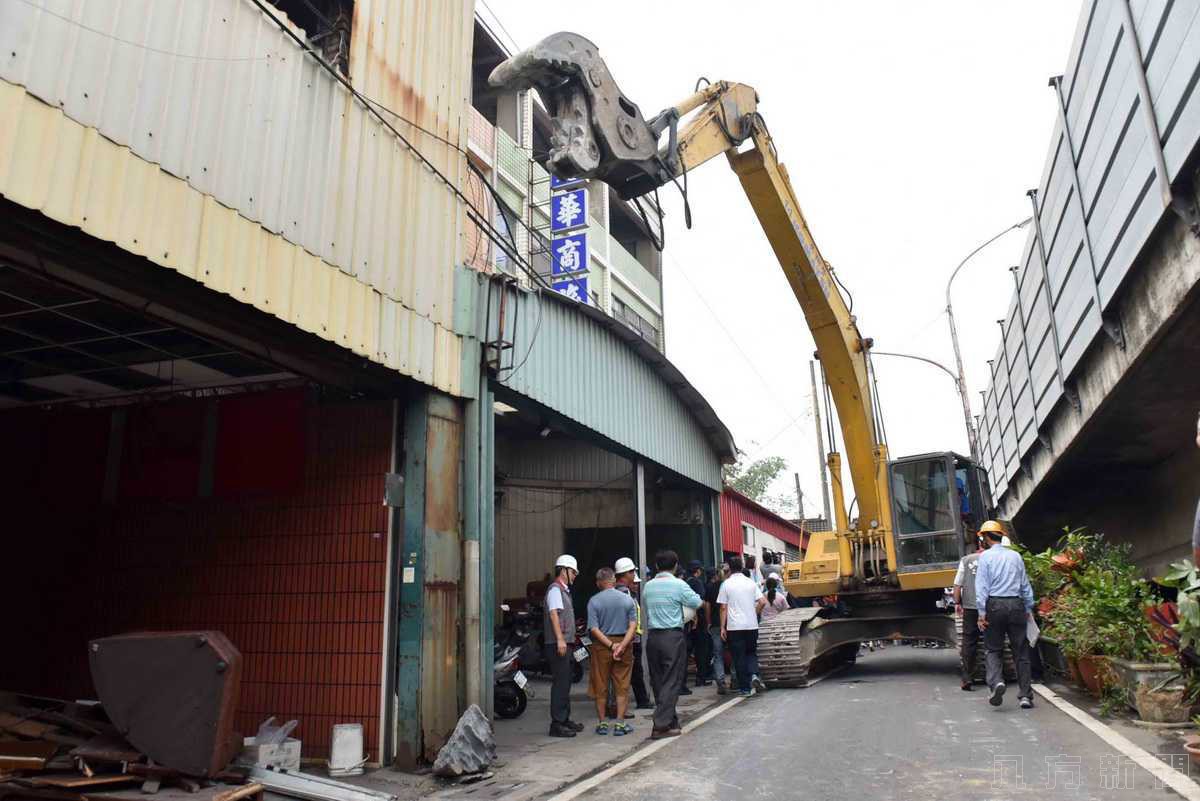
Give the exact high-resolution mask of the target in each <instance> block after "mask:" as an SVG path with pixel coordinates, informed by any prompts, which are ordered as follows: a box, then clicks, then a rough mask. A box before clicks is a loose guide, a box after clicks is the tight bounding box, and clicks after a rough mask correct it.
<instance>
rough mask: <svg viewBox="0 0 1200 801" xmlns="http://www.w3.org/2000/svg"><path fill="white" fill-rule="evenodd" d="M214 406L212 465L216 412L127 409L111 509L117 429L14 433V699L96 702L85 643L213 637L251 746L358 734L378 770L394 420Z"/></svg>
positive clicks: (55, 416) (64, 419)
mask: <svg viewBox="0 0 1200 801" xmlns="http://www.w3.org/2000/svg"><path fill="white" fill-rule="evenodd" d="M217 404H218V406H217V412H216V414H217V417H216V419H217V436H216V442H215V456H214V457H213V458H211V459H208V460H206V459H205V458H204V456H203V452H204V449H203V448H202V447H200V442H199V439H200V438H203V437H204V431H205V425H204V420H205V414H211V412H206V409H205V402H201V401H172V402H169V403H166V404H161V405H157V406H146V407H128V408H127V410H126V412H125V414H126V415H127V417H126V430H125V438H124V445H123V448H122V464H121V472H120V477H119V482H118V484H117V486H118V488H119V490H118V493H119V494H118V496H117V500H116V503H115V504H104V503H101V501H100V499H101V497H102V489H103V486H104V484H103V480H104V475H105V465H106V464H110V462H108V460H107V450H108V442H109V436H108V432H109V428H110V426H111V421H110V417H111V414H112V412H111V411H109V410H98V411H97V410H83V411H81V410H68V409H57V410H53V411H42V410H35V411H30V410H21V411H19V412H8V413H3V414H0V437H4V438H5V441H6V442H14V443H15V444H16V445H17V447H16V448H14V449H11V450H10V452H9V454H8V455H7V456H6V459H5V469H4V471H3V474H0V487H2V489H0V493H3V496H0V497H3V502H4V504H5V507H6V508H7V509H8V510H9V511H10V512H11V517H10V520H12V521H13V523H14V525H13V526H12V527H11V528H9V527H7V526H6V528H9V530H8V533H7V535H6V536H5V537H4V548H5V550H6V551H7V552H8V554H9V555H12V556H13V557H14V559H13V561H11V562H9V564H10V565H20V571H19V572H20V576H19V577H17V579H16V580H14V581H12V582H4V584H6V585H7V589H4V588H2V587H0V602H3V603H4V604H5V605H6V606H7V607H8V608H9V609H10V610H13V611H15V612H16V613H17V615H18V617H17V619H18V620H19V621H20V622H19V623H18V625H17V629H16V637H15V639H16V642H15V643H12V644H13V645H15V646H16V647H14V648H13V649H12V650H11V651H9V653H11V654H19V655H20V658H18V659H6V660H4V662H5V663H7V664H3V665H0V688H3V689H12V690H19V691H23V692H31V693H38V694H43V695H50V696H63V697H86V696H91V695H92V694H93V693H94V690H93V689H92V688H91V680H90V676H89V674H88V669H87V658H86V649H85V646H86V642H87V640H88V639H90V638H93V637H98V636H105V635H110V634H116V633H120V632H124V631H131V630H138V629H210V628H211V629H219V630H221V631H224V632H225V634H226V635H228V636H229V638H230V639H231V640H232V641H233V642H234V644H235V645H237V647H238V648H239V649H240V650H241V652H242V655H243V658H244V660H245V665H244V671H243V682H242V695H241V702H240V705H239V707H238V714H237V726H238V729H239V730H240V731H242V732H243V733H246V734H253V732H254V731H255V730H256V729H257V727H258V724H259V722H261V721H262V720H263V719H265V718H266V717H268V716H271V715H275V716H276V717H277V718H279V719H281V720H289V719H291V718H296V719H298V720H299V721H300V726H299V729H298V735H297V736H299V737H300V738H301V739H302V740H303V741H304V755H305V756H306V757H321V756H326V755H327V754H328V748H329V737H330V730H331V727H332V725H333V724H334V723H349V722H361V723H362V724H363V727H364V732H365V737H366V740H367V744H368V748H369V749H370V752H371V756H372V758H378V742H377V740H378V728H379V699H380V683H381V676H380V671H381V659H382V650H383V614H384V577H385V576H384V574H385V560H386V554H387V545H386V543H387V540H386V537H387V515H386V509H385V507H383V506H382V505H381V499H382V496H383V483H384V474H385V473H386V472H387V470H388V467H389V448H390V441H391V410H390V404H389V403H387V402H365V403H364V402H353V403H327V402H321V401H320V400H319V399H318V398H316V397H315V396H314V395H311V394H309V393H307V392H306V391H304V390H288V391H285V392H276V393H265V394H260V395H243V396H237V397H232V398H227V399H222V400H220V401H218V402H217ZM210 430H211V429H210ZM64 431H66V432H69V433H70V436H64ZM9 435H11V438H9ZM22 465H24V466H25V467H26V468H27V469H26V470H25V471H24V475H23V476H22V475H21V474H20V473H19V472H18V470H17V469H14V468H19V467H20V466H22ZM206 465H207V466H206ZM206 470H210V471H211V475H210V476H209V477H208V478H207V480H205V478H204V476H203V475H202V474H203V473H204V472H205V471H206ZM5 479H7V480H5ZM206 485H207V486H208V487H211V491H209V492H208V494H209V497H200V493H201V492H205V490H202V489H196V490H193V489H192V488H201V487H203V486H206ZM6 561H8V560H6ZM10 642H11V641H10ZM7 650H8V649H6V651H7Z"/></svg>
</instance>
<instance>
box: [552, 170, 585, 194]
mask: <svg viewBox="0 0 1200 801" xmlns="http://www.w3.org/2000/svg"><path fill="white" fill-rule="evenodd" d="M586 180H587V179H586V178H559V177H558V176H557V175H555V174H554V173H551V174H550V191H551V192H558V191H561V190H563V189H570V188H571V187H574V186H578V185H579V184H582V183H583V182H584V181H586Z"/></svg>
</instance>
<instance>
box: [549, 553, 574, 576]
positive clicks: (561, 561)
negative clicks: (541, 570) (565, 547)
mask: <svg viewBox="0 0 1200 801" xmlns="http://www.w3.org/2000/svg"><path fill="white" fill-rule="evenodd" d="M554 566H555V567H569V568H571V569H572V570H574V571H575V572H576V573H578V572H579V563H578V562H576V561H575V557H574V556H571V554H569V553H564V554H563V555H562V556H560V557H558V561H557V562H555V563H554Z"/></svg>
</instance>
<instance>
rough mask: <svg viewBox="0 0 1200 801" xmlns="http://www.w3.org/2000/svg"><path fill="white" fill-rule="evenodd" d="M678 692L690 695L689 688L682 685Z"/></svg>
mask: <svg viewBox="0 0 1200 801" xmlns="http://www.w3.org/2000/svg"><path fill="white" fill-rule="evenodd" d="M679 694H680V695H691V694H692V691H691V690H689V689H688V688H687V687H684V688H683V689H682V690H680V691H679Z"/></svg>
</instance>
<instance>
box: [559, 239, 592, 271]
mask: <svg viewBox="0 0 1200 801" xmlns="http://www.w3.org/2000/svg"><path fill="white" fill-rule="evenodd" d="M587 267H588V245H587V234H586V233H580V234H572V235H571V236H564V237H563V238H562V239H555V240H554V241H553V242H551V243H550V272H551V274H553V275H565V274H566V273H577V272H580V271H581V270H586V269H587Z"/></svg>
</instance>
